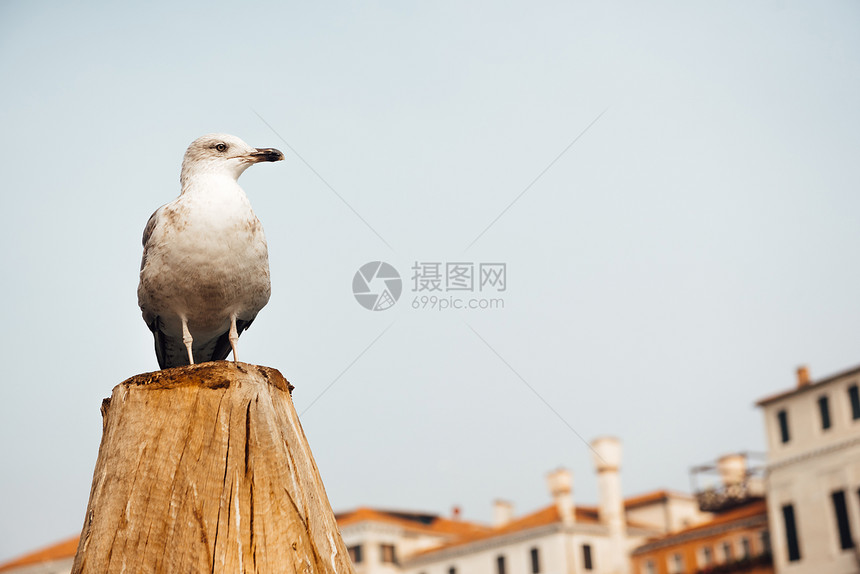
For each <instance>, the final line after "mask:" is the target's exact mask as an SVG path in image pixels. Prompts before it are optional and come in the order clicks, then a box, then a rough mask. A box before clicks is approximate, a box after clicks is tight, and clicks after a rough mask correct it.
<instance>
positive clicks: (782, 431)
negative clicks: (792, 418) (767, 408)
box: [776, 410, 791, 444]
mask: <svg viewBox="0 0 860 574" xmlns="http://www.w3.org/2000/svg"><path fill="white" fill-rule="evenodd" d="M776 418H777V419H778V420H779V435H780V438H781V439H782V442H783V444H785V443H787V442H788V441H789V440H790V439H791V437H790V436H789V434H788V412H786V411H784V410H782V411H779V412H778V413H776Z"/></svg>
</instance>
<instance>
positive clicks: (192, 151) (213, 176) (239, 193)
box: [137, 134, 284, 369]
mask: <svg viewBox="0 0 860 574" xmlns="http://www.w3.org/2000/svg"><path fill="white" fill-rule="evenodd" d="M282 159H284V154H282V153H281V152H280V151H278V150H276V149H274V148H265V149H261V148H253V147H251V146H249V145H248V144H246V143H245V142H243V141H242V140H240V139H239V138H237V137H235V136H231V135H227V134H208V135H205V136H202V137H199V138H197V139H196V140H194V141H193V142H192V143H191V145H190V146H188V150H187V151H186V152H185V158H184V159H183V160H182V173H181V176H180V178H179V181H180V183H181V185H182V192H181V193H180V195H179V197H177V198H176V199H175V200H173V201H171V202H170V203H168V204H166V205H162V206H161V207H159V208H158V209H157V210H156V211H155V213H153V214H152V216H151V217H150V218H149V221H148V222H147V224H146V228H145V229H144V231H143V259H142V261H141V263H140V285H139V286H138V288H137V298H138V304H139V305H140V310H141V311H142V312H143V320H144V321H145V322H146V325H147V326H148V327H149V330H150V331H152V335H153V337H154V338H155V355H156V357H157V358H158V365H159V367H160V368H162V369H167V368H170V367H177V366H181V365H193V364H194V363H195V361H196V362H205V361H220V360H223V359H226V358H227V355H229V354H230V351H231V350H232V351H233V360H234V361H236V360H237V358H236V341H237V340H238V339H239V335H240V334H241V333H242V331H244V330H245V329H247V328H248V327H249V326H250V325H251V322H252V321H253V320H254V318H255V317H256V316H257V313H259V312H260V309H262V308H263V307H264V306H265V305H266V303H268V301H269V295H270V293H271V284H270V281H269V254H268V248H267V246H266V238H265V236H264V235H263V227H262V225H260V220H258V219H257V216H256V215H254V211H253V210H252V209H251V203H250V202H249V201H248V197H247V196H246V195H245V192H244V191H243V190H242V188H241V187H239V183H238V181H237V180H238V179H239V176H240V175H242V173H243V172H244V171H245V170H246V169H248V168H249V167H250V166H252V165H253V164H255V163H260V162H264V161H280V160H282Z"/></svg>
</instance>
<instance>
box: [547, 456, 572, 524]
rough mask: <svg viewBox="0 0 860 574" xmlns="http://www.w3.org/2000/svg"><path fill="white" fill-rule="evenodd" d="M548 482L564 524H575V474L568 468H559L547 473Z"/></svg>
mask: <svg viewBox="0 0 860 574" xmlns="http://www.w3.org/2000/svg"><path fill="white" fill-rule="evenodd" d="M546 484H547V486H548V487H549V493H550V494H551V495H552V499H553V501H555V506H556V508H558V514H559V516H561V521H562V522H563V523H564V524H573V523H574V522H575V521H576V513H575V512H574V506H573V475H572V474H571V473H570V471H569V470H567V469H566V468H559V469H558V470H554V471H552V472H551V473H549V474H548V475H546Z"/></svg>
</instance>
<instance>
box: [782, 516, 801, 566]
mask: <svg viewBox="0 0 860 574" xmlns="http://www.w3.org/2000/svg"><path fill="white" fill-rule="evenodd" d="M782 521H783V523H784V524H785V542H786V545H787V547H788V561H789V562H796V561H798V560H800V542H799V541H798V540H797V524H795V521H794V506H792V505H791V504H786V505H785V506H783V507H782Z"/></svg>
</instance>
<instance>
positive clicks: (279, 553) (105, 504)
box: [72, 361, 354, 574]
mask: <svg viewBox="0 0 860 574" xmlns="http://www.w3.org/2000/svg"><path fill="white" fill-rule="evenodd" d="M291 390H292V386H291V385H290V384H289V383H288V382H287V381H286V379H284V377H283V376H282V375H281V373H279V372H278V371H276V370H275V369H270V368H267V367H258V366H254V365H249V364H246V363H232V362H227V361H219V362H213V363H203V364H200V365H192V366H188V367H177V368H173V369H167V370H164V371H157V372H154V373H147V374H143V375H138V376H136V377H132V378H130V379H128V380H127V381H124V382H122V383H120V384H119V385H117V386H116V387H115V388H114V390H113V394H112V396H111V398H110V399H105V401H104V403H103V404H102V416H103V435H102V441H101V446H100V447H99V456H98V461H97V462H96V468H95V472H94V474H93V486H92V490H91V491H90V501H89V505H88V507H87V514H86V518H85V521H84V527H83V531H82V532H81V541H80V543H79V545H78V551H77V555H76V556H75V563H74V566H73V568H72V572H73V573H74V574H88V573H92V574H107V573H113V572H117V573H119V572H125V573H128V574H131V573H135V572H140V573H144V572H145V573H147V574H149V573H171V574H180V573H181V574H186V573H192V574H196V573H203V572H205V573H209V574H211V573H222V574H244V573H255V574H267V573H273V574H274V573H278V574H283V573H292V572H301V573H314V574H327V573H352V572H354V571H353V568H352V565H351V562H350V560H349V557H348V556H347V551H346V547H345V546H344V544H343V540H342V539H341V536H340V532H339V531H338V529H337V523H336V522H335V518H334V514H333V513H332V510H331V506H330V505H329V502H328V497H327V496H326V493H325V488H324V487H323V483H322V480H321V479H320V476H319V471H318V470H317V467H316V463H314V459H313V456H312V455H311V450H310V447H309V446H308V442H307V439H306V438H305V434H304V431H303V430H302V427H301V424H300V423H299V419H298V416H297V415H296V411H295V409H294V408H293V403H292V399H291V397H290V391H291Z"/></svg>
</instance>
